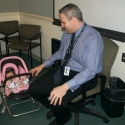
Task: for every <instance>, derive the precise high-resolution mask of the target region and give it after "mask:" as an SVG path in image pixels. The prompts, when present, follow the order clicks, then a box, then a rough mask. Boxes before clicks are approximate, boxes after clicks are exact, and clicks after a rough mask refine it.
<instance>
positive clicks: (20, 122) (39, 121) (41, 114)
mask: <svg viewBox="0 0 125 125" xmlns="http://www.w3.org/2000/svg"><path fill="white" fill-rule="evenodd" d="M15 55H18V54H15ZM22 57H23V58H24V60H25V62H26V63H27V64H28V65H30V61H29V59H28V58H27V56H26V55H25V54H24V55H23V56H22ZM33 64H34V67H35V66H37V65H39V64H40V62H38V61H37V60H35V59H33ZM45 71H46V70H44V72H45ZM44 72H43V73H44ZM41 75H42V74H41ZM100 101H101V96H100V95H98V96H96V98H95V102H96V105H91V104H89V105H87V107H89V108H91V109H94V110H97V111H99V112H101V113H104V114H105V115H106V113H105V112H104V111H103V109H102V108H101V102H100ZM13 102H15V100H10V103H13ZM32 108H36V106H34V104H32V103H27V104H23V105H20V106H16V107H14V108H12V112H13V113H20V112H22V111H27V110H29V109H32ZM117 108H119V107H117ZM1 109H2V105H0V110H1ZM48 111H49V110H48V109H46V108H45V107H43V108H42V110H40V111H38V112H34V113H30V114H27V115H23V116H19V117H15V118H13V117H11V116H9V115H8V113H7V112H4V113H3V114H1V115H0V125H48V124H49V123H50V122H51V121H52V120H53V119H54V118H52V119H50V120H47V119H46V113H47V112H48ZM107 117H108V116H107ZM108 119H109V123H104V122H103V120H102V119H100V118H97V117H95V116H91V115H87V114H80V123H79V125H106V124H107V125H125V111H124V113H123V115H122V116H121V117H117V118H110V117H108ZM65 125H74V114H73V113H72V118H71V120H70V121H69V122H67V123H66V124H65Z"/></svg>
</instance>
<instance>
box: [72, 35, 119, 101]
mask: <svg viewBox="0 0 125 125" xmlns="http://www.w3.org/2000/svg"><path fill="white" fill-rule="evenodd" d="M102 38H103V41H104V52H103V60H102V72H101V74H102V75H104V76H106V84H105V87H107V86H108V84H109V79H110V72H111V68H112V65H113V63H114V61H115V58H116V56H117V53H118V49H119V46H118V45H117V44H116V43H114V42H113V41H112V40H110V39H109V38H106V37H102ZM100 88H101V83H100V79H98V82H97V86H96V87H95V88H93V89H91V90H88V91H87V93H86V97H90V96H92V95H95V94H98V93H99V92H100ZM81 99H82V94H81V95H79V96H78V97H76V98H74V99H73V100H72V101H71V102H72V103H74V102H77V101H79V100H81Z"/></svg>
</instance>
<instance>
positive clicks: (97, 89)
mask: <svg viewBox="0 0 125 125" xmlns="http://www.w3.org/2000/svg"><path fill="white" fill-rule="evenodd" d="M99 92H100V83H99V82H98V83H97V86H96V87H95V88H93V89H91V90H88V91H87V92H86V97H90V96H92V95H95V94H97V93H99ZM81 99H82V94H81V95H79V96H77V97H76V98H74V99H73V100H72V101H71V103H75V102H78V101H80V100H81Z"/></svg>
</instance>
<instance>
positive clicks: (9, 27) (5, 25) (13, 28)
mask: <svg viewBox="0 0 125 125" xmlns="http://www.w3.org/2000/svg"><path fill="white" fill-rule="evenodd" d="M18 31H19V22H18V21H17V20H14V21H3V22H0V34H2V35H3V37H1V38H0V40H1V41H3V42H5V45H6V54H7V53H8V52H7V51H8V50H7V46H8V44H9V43H11V42H16V41H18V40H19V36H18V34H15V33H18Z"/></svg>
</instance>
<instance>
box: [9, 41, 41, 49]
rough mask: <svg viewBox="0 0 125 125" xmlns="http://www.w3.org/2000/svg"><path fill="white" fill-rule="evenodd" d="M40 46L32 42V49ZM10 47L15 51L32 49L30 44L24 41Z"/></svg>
mask: <svg viewBox="0 0 125 125" xmlns="http://www.w3.org/2000/svg"><path fill="white" fill-rule="evenodd" d="M39 45H40V43H33V42H32V43H31V48H35V47H37V46H39ZM8 47H9V48H11V49H15V50H29V49H30V45H29V42H23V41H18V42H14V43H12V44H9V45H8Z"/></svg>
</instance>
